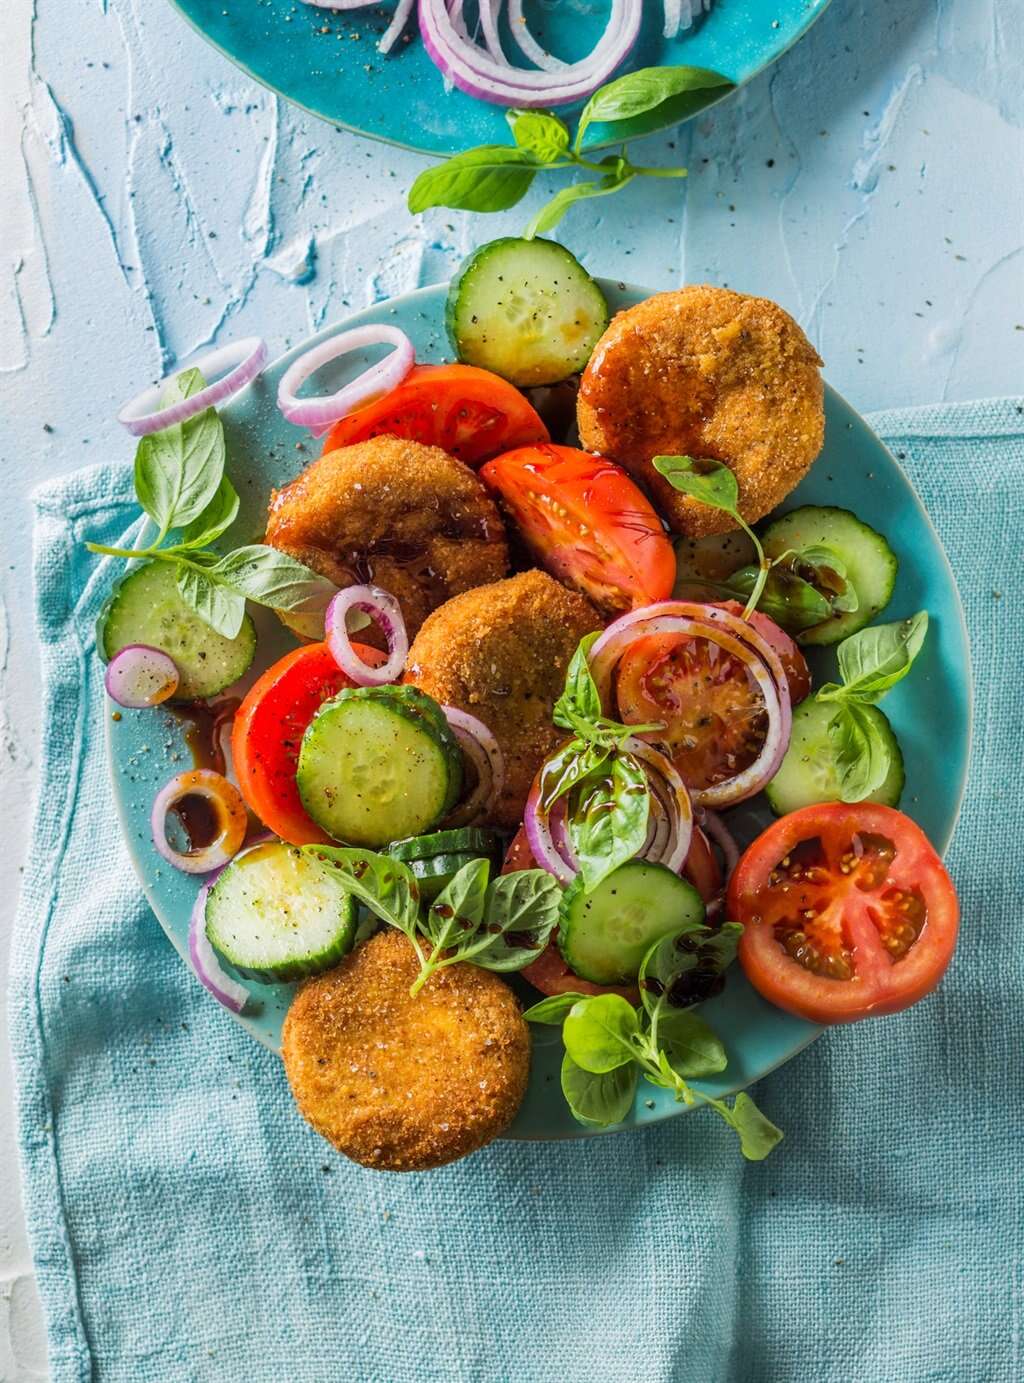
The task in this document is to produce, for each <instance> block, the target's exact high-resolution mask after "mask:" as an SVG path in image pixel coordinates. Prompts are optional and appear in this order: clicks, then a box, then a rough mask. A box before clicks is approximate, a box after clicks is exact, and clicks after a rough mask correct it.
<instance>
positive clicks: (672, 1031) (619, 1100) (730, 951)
mask: <svg viewBox="0 0 1024 1383" xmlns="http://www.w3.org/2000/svg"><path fill="white" fill-rule="evenodd" d="M741 931H742V928H741V927H740V926H739V924H738V923H726V925H725V927H723V928H722V929H721V931H719V932H718V933H714V932H712V931H711V930H710V929H709V928H707V927H704V926H699V925H693V926H688V927H685V928H682V929H681V930H679V931H677V932H674V933H672V934H670V935H669V936H666V937H663V938H662V939H661V940H660V941H657V942H655V943H654V945H653V946H652V947H651V948H650V950H649V951H648V952H647V954H646V956H645V957H644V961H643V964H642V965H641V967H640V977H639V983H640V992H641V995H642V999H643V1002H642V1004H641V1006H640V1007H639V1008H637V1007H634V1006H633V1005H632V1004H631V1003H629V1001H628V1000H626V999H624V998H623V997H622V996H621V995H619V994H597V995H593V996H590V997H585V996H584V995H581V994H558V995H555V996H553V997H551V998H547V999H542V1000H541V1001H540V1003H537V1004H535V1005H534V1006H533V1007H532V1008H530V1009H527V1011H526V1013H525V1014H524V1017H525V1018H527V1019H529V1020H530V1021H531V1022H534V1023H549V1024H553V1025H557V1024H559V1023H561V1025H562V1041H563V1042H564V1044H565V1056H564V1058H563V1060H562V1093H563V1094H564V1095H565V1098H566V1101H567V1103H568V1105H569V1108H570V1110H571V1111H572V1114H573V1117H574V1118H575V1119H577V1120H578V1121H579V1122H580V1123H581V1124H587V1125H591V1126H594V1127H597V1128H604V1127H607V1125H609V1124H617V1123H620V1122H621V1121H622V1120H623V1119H625V1117H626V1116H627V1114H628V1113H629V1111H630V1109H631V1108H632V1106H633V1099H634V1096H635V1094H636V1087H637V1083H638V1081H639V1079H640V1077H641V1076H643V1078H644V1079H645V1080H646V1081H648V1082H649V1083H650V1084H651V1085H656V1086H660V1087H661V1088H663V1089H667V1090H671V1091H672V1092H673V1093H674V1095H675V1098H676V1100H677V1101H678V1102H679V1103H681V1104H686V1105H691V1106H692V1105H695V1104H698V1103H699V1104H706V1105H709V1106H710V1107H711V1108H712V1109H713V1110H714V1111H715V1112H716V1113H717V1114H718V1115H719V1116H720V1117H721V1118H722V1119H724V1120H725V1122H726V1123H727V1124H728V1125H729V1127H730V1128H732V1129H734V1130H735V1132H736V1133H737V1135H738V1136H739V1140H740V1150H741V1152H742V1153H743V1155H744V1157H747V1158H749V1159H751V1160H752V1161H760V1160H761V1159H763V1158H765V1157H767V1156H768V1154H769V1153H770V1152H771V1150H772V1148H774V1147H775V1145H776V1143H778V1142H779V1140H780V1139H781V1138H782V1133H781V1131H780V1130H779V1129H778V1128H776V1127H775V1125H774V1124H773V1123H772V1122H771V1120H769V1119H768V1118H766V1117H765V1115H764V1114H762V1113H761V1111H760V1110H759V1109H758V1108H757V1106H756V1105H755V1103H754V1101H753V1100H752V1099H751V1098H750V1096H749V1095H746V1094H739V1095H737V1096H736V1097H735V1099H734V1100H733V1101H732V1103H731V1104H730V1103H729V1101H728V1100H724V1099H717V1098H715V1097H714V1096H712V1095H708V1094H706V1093H705V1092H704V1091H702V1090H696V1089H694V1087H693V1086H692V1085H691V1084H690V1081H691V1080H694V1079H697V1078H699V1077H701V1076H711V1075H717V1074H718V1073H719V1072H721V1071H724V1070H725V1069H726V1067H727V1066H728V1060H729V1059H728V1055H727V1053H726V1050H725V1047H724V1046H723V1044H722V1042H721V1040H720V1038H719V1037H718V1036H717V1034H716V1033H715V1032H714V1030H713V1029H712V1028H711V1027H710V1025H709V1024H708V1023H707V1022H706V1021H705V1020H704V1019H703V1018H701V1017H700V1015H699V1014H697V1013H695V1012H694V1011H693V1008H692V1005H693V1004H694V1003H696V1002H698V1001H699V1000H698V998H697V997H694V995H695V993H696V991H693V990H692V989H691V988H690V987H688V983H689V980H690V979H692V976H693V973H694V971H695V970H697V969H700V970H702V971H704V972H705V973H706V974H707V975H708V977H714V978H717V979H720V978H721V972H722V971H723V970H724V969H725V968H726V966H727V965H729V964H730V962H731V961H732V958H733V956H734V955H735V951H736V942H737V939H738V937H739V933H740V932H741Z"/></svg>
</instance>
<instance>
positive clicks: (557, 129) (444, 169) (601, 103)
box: [408, 67, 732, 239]
mask: <svg viewBox="0 0 1024 1383" xmlns="http://www.w3.org/2000/svg"><path fill="white" fill-rule="evenodd" d="M729 86H732V82H731V81H730V80H729V78H728V77H723V76H722V75H721V73H719V72H711V71H709V70H708V69H707V68H703V67H646V68H641V69H640V71H638V72H629V73H627V74H626V75H625V76H624V77H619V78H617V79H616V80H615V81H613V82H609V83H608V84H607V85H606V86H603V87H601V88H599V90H597V91H596V92H595V93H594V95H593V96H592V97H591V98H590V100H589V101H588V102H587V104H586V106H585V107H584V108H583V111H582V113H581V114H580V118H579V121H578V124H577V127H576V135H575V138H573V136H572V134H571V132H570V130H569V127H568V125H567V124H566V123H565V121H564V120H561V119H560V118H559V117H558V116H557V115H554V114H553V113H552V112H551V111H545V110H511V111H509V112H508V123H509V126H510V128H511V131H512V139H513V141H514V142H513V144H512V145H508V144H484V145H481V146H479V147H478V148H475V149H466V150H465V151H464V152H462V153H459V154H455V155H453V156H452V157H451V158H449V159H446V160H445V161H444V162H443V163H439V164H437V165H436V166H435V167H433V168H428V169H426V170H425V171H424V172H422V173H421V174H420V175H419V177H418V178H417V179H416V181H415V182H414V183H413V185H412V187H411V188H410V189H409V198H408V205H409V210H410V211H411V212H413V213H416V212H420V211H426V210H427V209H428V208H429V207H437V206H443V207H451V208H452V209H453V210H457V211H483V212H488V211H507V210H508V209H509V208H510V207H513V206H515V205H516V203H517V202H519V201H521V200H522V198H523V197H525V196H526V194H527V192H529V190H530V188H531V186H532V185H533V180H534V178H535V177H536V176H537V174H538V173H544V172H560V171H564V170H566V169H568V170H572V171H582V172H586V173H590V174H594V175H596V176H594V177H593V178H591V179H590V180H588V181H584V182H575V183H571V184H570V185H569V186H568V187H564V188H562V189H561V190H560V191H559V192H558V193H556V195H555V196H554V197H553V198H552V199H551V200H550V201H549V202H547V203H546V204H545V205H544V206H543V207H542V208H541V209H540V211H538V212H537V214H536V216H534V217H533V219H532V220H531V221H530V223H529V225H528V226H527V228H526V231H525V235H526V238H527V239H532V237H533V236H535V235H543V234H544V233H545V232H546V231H549V230H552V229H553V228H554V227H555V226H556V225H557V224H558V223H559V221H560V220H561V219H562V217H563V216H564V215H565V213H566V212H567V211H568V209H569V208H570V207H571V206H573V205H574V204H575V203H576V202H580V201H584V200H586V199H588V198H591V197H606V196H608V194H609V193H612V192H618V191H620V190H621V189H622V188H623V187H625V186H627V184H629V183H631V182H632V181H633V179H634V178H636V177H649V178H685V177H686V171H687V170H686V169H685V168H648V167H640V166H638V165H636V164H633V163H631V162H630V161H629V159H628V158H627V156H626V152H625V148H623V149H622V151H621V152H620V153H617V154H607V155H605V156H604V157H601V158H597V157H595V156H594V153H595V151H594V150H593V149H586V148H584V147H583V139H584V136H585V135H586V133H587V131H588V129H589V128H590V126H591V125H592V124H594V123H597V122H601V123H605V122H608V121H616V122H618V123H619V124H620V125H621V124H622V123H623V122H626V123H627V128H626V130H625V131H624V132H623V135H624V137H625V138H627V139H628V138H630V137H632V132H631V131H630V130H629V128H628V122H629V121H631V120H632V121H639V117H641V116H644V115H649V114H651V113H652V112H656V111H659V110H662V109H664V112H665V113H666V114H668V113H669V112H671V113H672V114H675V113H676V110H677V108H678V106H679V102H680V100H685V97H686V96H687V94H688V93H691V92H696V91H702V90H707V89H710V88H713V87H729ZM683 114H684V112H683V111H682V110H681V109H680V110H679V114H678V118H682V115H683ZM636 133H637V134H640V133H643V131H642V130H641V129H640V127H639V124H638V125H637V129H636Z"/></svg>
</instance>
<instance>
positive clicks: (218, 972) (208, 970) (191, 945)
mask: <svg viewBox="0 0 1024 1383" xmlns="http://www.w3.org/2000/svg"><path fill="white" fill-rule="evenodd" d="M213 884H214V880H213V879H210V880H208V881H207V882H206V883H205V884H203V886H202V888H201V889H200V890H199V893H198V894H197V895H196V901H195V903H194V904H193V907H192V916H191V917H190V918H189V923H188V956H189V960H190V961H191V962H192V969H193V970H194V971H195V972H196V978H197V979H198V980H199V983H200V984H201V985H202V986H203V987H204V988H205V989H208V990H209V991H210V993H211V994H212V995H213V997H214V998H215V999H216V1000H217V1002H218V1003H219V1004H223V1005H224V1007H225V1008H226V1009H230V1010H231V1012H232V1013H241V1012H242V1011H243V1009H244V1008H245V1007H246V1005H247V1004H248V1002H249V999H250V998H251V995H250V993H249V990H248V989H246V987H245V985H244V984H239V982H238V980H236V979H235V978H234V977H233V976H231V975H229V974H228V973H227V971H226V970H225V969H224V968H223V967H222V966H221V963H220V961H219V960H218V959H217V954H216V952H215V951H214V949H213V947H212V946H211V945H210V943H209V941H208V940H207V939H206V899H207V897H208V896H209V893H210V889H211V888H212V887H213Z"/></svg>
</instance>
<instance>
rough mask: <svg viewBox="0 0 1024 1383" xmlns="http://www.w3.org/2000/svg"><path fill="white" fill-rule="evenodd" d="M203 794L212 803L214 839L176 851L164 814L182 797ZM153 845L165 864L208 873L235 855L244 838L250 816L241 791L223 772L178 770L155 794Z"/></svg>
mask: <svg viewBox="0 0 1024 1383" xmlns="http://www.w3.org/2000/svg"><path fill="white" fill-rule="evenodd" d="M190 796H196V797H205V798H206V799H207V801H208V802H210V803H212V804H213V807H214V810H215V811H216V813H217V816H218V824H219V826H220V830H219V832H218V834H217V838H216V840H214V841H212V842H211V843H210V844H209V845H204V846H203V847H202V848H201V849H198V850H187V851H184V852H182V851H180V850H175V848H174V846H173V845H171V843H170V841H169V840H168V839H167V815H168V813H169V812H170V811H171V809H172V808H173V807H174V806H175V804H176V803H178V802H180V801H181V799H182V798H183V797H190ZM149 821H150V828H151V830H152V832H153V844H154V845H155V846H156V848H157V850H158V851H159V853H160V854H161V855H162V856H163V857H164V859H165V860H166V861H167V862H168V864H173V865H174V867H175V869H180V870H182V872H183V873H185V874H210V873H212V872H213V870H215V869H219V868H220V867H221V866H222V865H225V864H227V862H228V860H230V859H231V858H232V857H233V856H234V855H237V854H238V852H239V850H240V849H241V848H242V844H243V842H244V841H245V833H246V830H247V828H248V825H249V815H248V812H247V811H246V806H245V803H244V802H243V801H242V794H241V793H240V792H239V791H238V789H237V788H236V787H235V785H234V784H233V783H229V782H228V780H227V779H226V778H225V777H224V775H223V774H222V773H215V772H214V771H213V769H211V768H193V769H190V770H189V771H188V772H187V773H177V774H175V776H174V777H173V778H172V779H171V780H170V782H168V783H165V784H164V786H163V787H162V788H161V789H160V791H159V792H158V793H157V795H156V798H155V799H154V801H153V809H152V811H151V812H150V818H149Z"/></svg>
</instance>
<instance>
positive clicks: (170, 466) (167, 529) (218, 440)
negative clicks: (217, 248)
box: [86, 370, 335, 639]
mask: <svg viewBox="0 0 1024 1383" xmlns="http://www.w3.org/2000/svg"><path fill="white" fill-rule="evenodd" d="M204 383H205V381H204V380H203V377H202V375H201V374H200V372H199V371H198V370H182V371H181V372H180V373H179V374H178V375H176V376H175V377H174V378H173V379H172V380H170V382H169V383H168V385H167V387H166V389H165V390H164V394H163V398H162V403H163V404H164V405H165V406H166V405H168V404H171V403H175V402H177V401H178V400H180V399H186V398H190V397H191V396H192V395H193V394H195V393H196V392H197V391H198V390H199V389H202V388H203V386H204ZM225 459H226V448H225V444H224V424H223V423H222V422H221V420H220V418H219V417H218V416H217V413H216V411H215V410H214V409H212V408H207V409H204V411H203V412H202V413H199V414H197V415H196V416H195V417H194V418H188V419H186V421H185V422H183V423H174V424H172V425H171V426H170V427H165V428H161V429H160V431H159V432H153V433H150V434H149V435H148V436H146V437H143V438H141V439H140V441H139V445H138V448H137V449H136V453H135V471H134V478H135V495H136V498H137V499H138V501H139V504H140V505H141V507H142V509H143V510H144V511H145V513H146V514H147V515H148V516H149V518H150V519H151V520H152V521H153V523H154V524H155V525H156V529H157V533H156V537H155V538H154V539H153V541H152V542H151V543H150V544H149V545H148V546H147V547H144V548H119V547H107V546H106V545H105V544H103V543H86V547H87V548H88V549H89V551H90V552H96V553H102V554H103V555H104V556H107V557H121V558H124V559H125V560H126V561H138V560H143V561H145V560H149V561H157V562H170V563H172V564H173V566H174V569H175V582H176V584H177V587H178V593H179V594H180V595H181V598H182V599H183V600H184V601H185V602H186V603H187V604H188V605H190V606H191V607H192V609H193V610H194V611H195V612H196V614H197V615H198V616H199V617H200V619H202V620H204V621H205V622H206V623H207V624H208V625H209V626H210V627H211V629H215V630H216V631H217V633H218V634H222V635H224V637H225V638H228V639H232V638H234V637H235V635H236V634H237V633H238V631H239V630H240V629H241V627H242V620H243V619H244V618H245V602H246V600H252V601H254V602H255V603H256V604H257V605H267V606H269V607H270V608H271V609H273V610H289V611H292V612H294V613H298V614H307V613H314V612H317V611H320V610H323V609H324V608H325V607H326V605H327V603H328V601H329V600H330V598H331V596H332V595H333V594H334V591H335V586H334V584H333V583H332V582H330V581H327V580H325V579H324V577H322V576H318V575H317V574H316V572H314V571H311V570H310V569H309V567H306V566H304V565H303V564H302V563H301V562H297V561H296V560H295V558H294V557H289V556H288V554H287V553H285V552H278V551H277V549H276V548H272V547H267V546H266V545H265V544H263V543H250V544H248V545H247V546H245V547H240V548H236V549H235V551H234V552H229V553H228V554H227V556H226V557H221V556H220V555H219V554H218V553H216V552H211V551H210V550H209V547H210V544H211V543H214V542H216V540H217V539H218V538H220V537H221V536H222V535H223V534H224V533H226V532H227V530H228V529H229V528H230V527H231V525H232V524H233V523H234V521H235V519H236V517H237V516H238V494H237V492H236V491H235V487H234V486H233V485H232V483H231V481H230V480H229V479H228V477H227V476H226V475H225V473H224V463H225ZM172 534H176V538H175V540H174V541H173V542H168V541H167V539H168V537H169V536H170V535H172Z"/></svg>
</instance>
